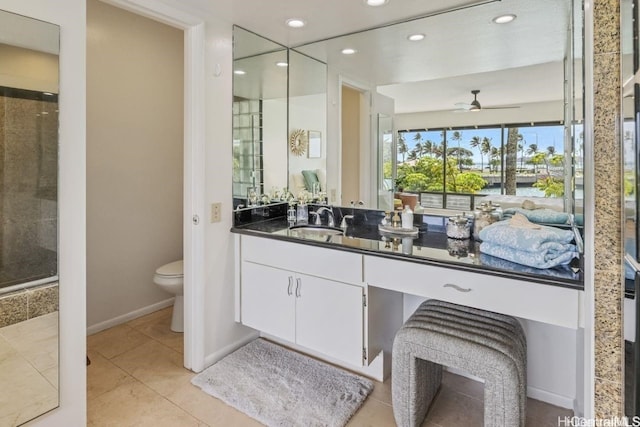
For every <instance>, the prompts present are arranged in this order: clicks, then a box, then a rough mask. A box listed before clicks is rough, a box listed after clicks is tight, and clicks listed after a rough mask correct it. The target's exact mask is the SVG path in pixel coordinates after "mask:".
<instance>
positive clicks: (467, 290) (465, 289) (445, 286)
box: [443, 283, 473, 292]
mask: <svg viewBox="0 0 640 427" xmlns="http://www.w3.org/2000/svg"><path fill="white" fill-rule="evenodd" d="M443 288H453V289H455V290H456V291H459V292H471V291H472V290H473V289H471V288H461V287H460V286H458V285H454V284H453V283H447V284H446V285H444V286H443Z"/></svg>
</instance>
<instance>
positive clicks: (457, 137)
mask: <svg viewBox="0 0 640 427" xmlns="http://www.w3.org/2000/svg"><path fill="white" fill-rule="evenodd" d="M451 140H452V141H458V170H459V171H462V163H461V162H460V141H462V132H459V131H457V130H456V131H454V132H453V135H451Z"/></svg>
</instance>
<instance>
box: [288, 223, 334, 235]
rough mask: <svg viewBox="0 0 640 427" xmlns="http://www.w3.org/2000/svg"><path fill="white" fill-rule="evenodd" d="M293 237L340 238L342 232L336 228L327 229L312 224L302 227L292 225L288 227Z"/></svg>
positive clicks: (326, 227)
mask: <svg viewBox="0 0 640 427" xmlns="http://www.w3.org/2000/svg"><path fill="white" fill-rule="evenodd" d="M289 230H291V231H292V232H293V233H294V234H295V235H298V236H300V237H311V238H313V237H319V238H324V237H330V236H341V235H343V234H344V230H343V229H342V228H337V227H328V226H326V225H324V226H323V225H313V224H304V225H294V226H291V227H289Z"/></svg>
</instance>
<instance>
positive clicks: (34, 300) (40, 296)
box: [0, 283, 58, 328]
mask: <svg viewBox="0 0 640 427" xmlns="http://www.w3.org/2000/svg"><path fill="white" fill-rule="evenodd" d="M54 311H58V283H49V284H47V285H43V286H37V287H33V288H29V289H24V290H21V291H16V292H11V293H9V294H6V295H0V328H2V327H4V326H9V325H13V324H15V323H20V322H24V321H25V320H29V319H33V318H35V317H39V316H44V315H45V314H49V313H53V312H54Z"/></svg>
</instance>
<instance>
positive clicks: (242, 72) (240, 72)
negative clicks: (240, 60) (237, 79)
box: [233, 70, 247, 76]
mask: <svg viewBox="0 0 640 427" xmlns="http://www.w3.org/2000/svg"><path fill="white" fill-rule="evenodd" d="M233 74H237V75H239V76H244V75H245V74H247V72H246V71H243V70H235V71H234V72H233Z"/></svg>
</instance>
